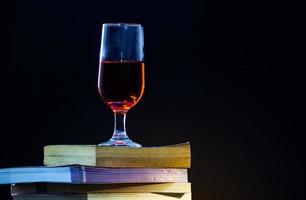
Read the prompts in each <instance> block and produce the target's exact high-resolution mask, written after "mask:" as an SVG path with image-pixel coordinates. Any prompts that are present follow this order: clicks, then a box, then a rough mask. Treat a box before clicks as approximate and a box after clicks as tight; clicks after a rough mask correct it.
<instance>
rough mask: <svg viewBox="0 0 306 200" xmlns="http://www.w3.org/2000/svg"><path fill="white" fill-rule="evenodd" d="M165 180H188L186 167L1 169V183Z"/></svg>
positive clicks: (145, 181)
mask: <svg viewBox="0 0 306 200" xmlns="http://www.w3.org/2000/svg"><path fill="white" fill-rule="evenodd" d="M36 182H45V183H74V184H107V183H165V182H184V183H186V182H188V180H187V169H169V168H165V169H156V168H154V169H151V168H101V167H89V166H80V165H72V166H61V167H19V168H6V169H0V184H14V183H36Z"/></svg>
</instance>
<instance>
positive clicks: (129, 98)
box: [98, 23, 145, 147]
mask: <svg viewBox="0 0 306 200" xmlns="http://www.w3.org/2000/svg"><path fill="white" fill-rule="evenodd" d="M143 47H144V35H143V27H142V26H141V25H140V24H122V23H118V24H103V27H102V41H101V50H100V65H99V75H98V89H99V93H100V95H101V97H102V99H103V101H104V103H105V104H106V105H107V106H108V107H109V108H111V109H112V111H113V113H114V132H113V135H112V137H111V139H110V140H108V141H107V142H103V143H100V144H99V146H129V147H141V145H140V144H138V143H136V142H133V141H132V140H131V139H130V138H129V137H128V135H127V132H126V126H125V121H126V114H127V112H128V111H129V110H130V109H131V108H132V107H134V106H135V105H136V104H137V103H138V101H139V100H140V98H141V97H142V95H143V92H144V88H145V75H144V73H145V65H144V53H143Z"/></svg>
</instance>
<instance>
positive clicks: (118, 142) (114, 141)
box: [98, 133, 141, 147]
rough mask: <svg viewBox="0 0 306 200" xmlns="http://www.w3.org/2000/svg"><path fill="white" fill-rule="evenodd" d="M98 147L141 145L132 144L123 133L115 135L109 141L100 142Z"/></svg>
mask: <svg viewBox="0 0 306 200" xmlns="http://www.w3.org/2000/svg"><path fill="white" fill-rule="evenodd" d="M98 146H126V147H141V144H138V143H136V142H133V141H132V140H131V139H130V138H129V137H128V136H127V135H126V134H125V133H115V134H114V135H113V137H112V138H111V139H110V140H108V141H107V142H102V143H100V144H98Z"/></svg>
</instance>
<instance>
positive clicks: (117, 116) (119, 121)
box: [112, 112, 128, 140]
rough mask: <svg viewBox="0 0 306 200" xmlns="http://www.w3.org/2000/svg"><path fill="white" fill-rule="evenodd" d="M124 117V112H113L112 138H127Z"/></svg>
mask: <svg viewBox="0 0 306 200" xmlns="http://www.w3.org/2000/svg"><path fill="white" fill-rule="evenodd" d="M125 119H126V112H114V120H115V126H114V133H113V137H112V139H113V140H122V139H127V138H128V136H127V133H126V129H125Z"/></svg>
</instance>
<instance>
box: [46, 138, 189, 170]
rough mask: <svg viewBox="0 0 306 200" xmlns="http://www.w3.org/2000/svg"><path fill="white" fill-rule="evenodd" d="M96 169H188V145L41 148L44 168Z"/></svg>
mask: <svg viewBox="0 0 306 200" xmlns="http://www.w3.org/2000/svg"><path fill="white" fill-rule="evenodd" d="M75 164H78V165H87V166H97V167H125V168H127V167H131V168H133V167H141V168H190V165H191V152H190V144H189V143H182V144H176V145H169V146H161V147H140V148H133V147H103V146H94V145H50V146H45V148H44V165H46V166H61V165H75Z"/></svg>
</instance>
